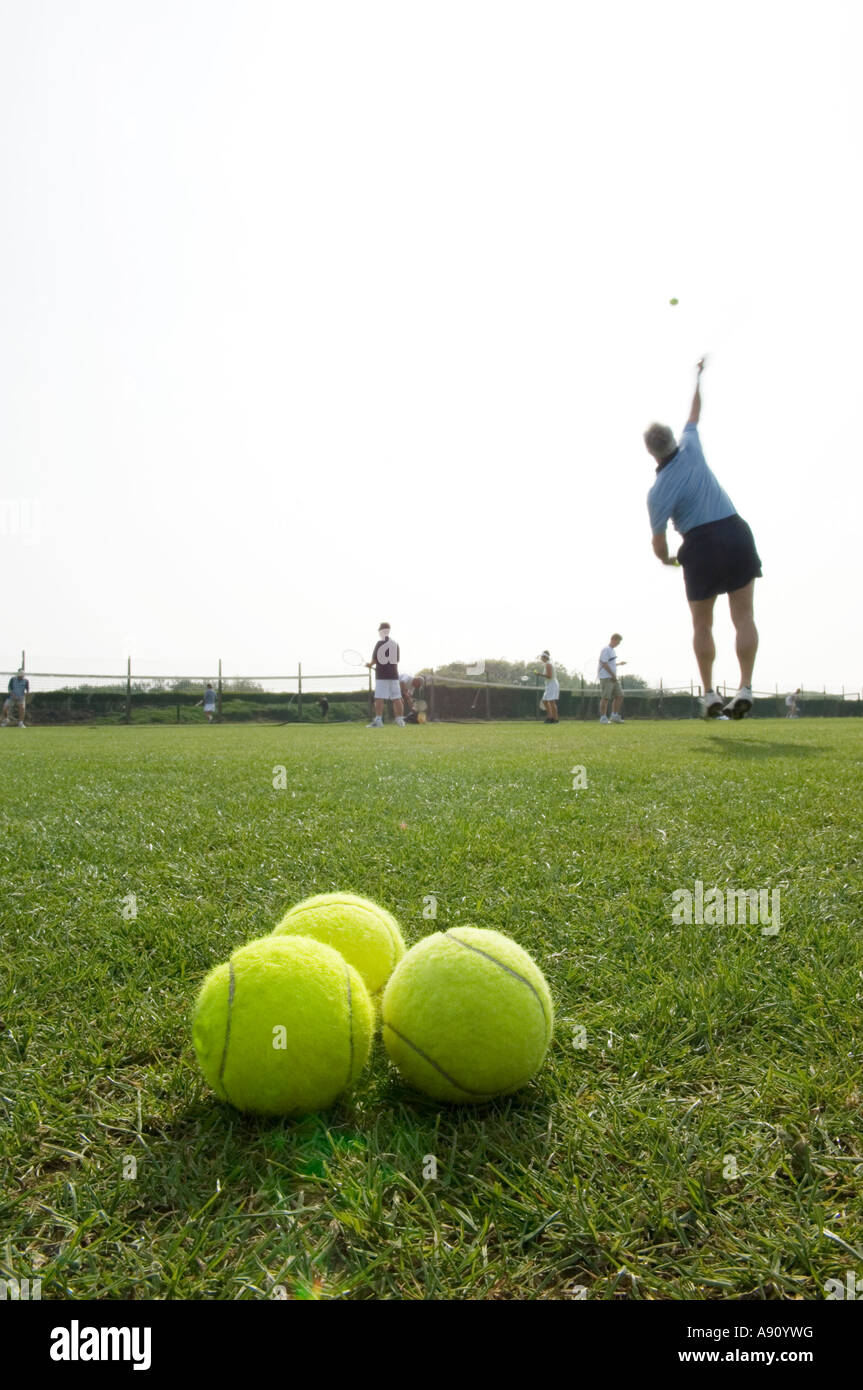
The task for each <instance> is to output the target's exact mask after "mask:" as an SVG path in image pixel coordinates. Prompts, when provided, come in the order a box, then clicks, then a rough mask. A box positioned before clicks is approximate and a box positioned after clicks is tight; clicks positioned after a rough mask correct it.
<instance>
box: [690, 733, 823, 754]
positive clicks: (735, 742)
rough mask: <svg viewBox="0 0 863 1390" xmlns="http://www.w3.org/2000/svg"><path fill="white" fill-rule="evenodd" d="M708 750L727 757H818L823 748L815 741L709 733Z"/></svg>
mask: <svg viewBox="0 0 863 1390" xmlns="http://www.w3.org/2000/svg"><path fill="white" fill-rule="evenodd" d="M707 746H708V750H709V751H710V752H711V753H722V754H724V755H725V756H726V757H728V758H753V759H754V758H812V757H816V758H817V757H820V755H821V754H822V753H823V751H824V750H823V748H822V747H821V746H820V744H817V743H765V742H763V740H761V739H757V738H726V737H725V735H724V734H711V735H710V742H709V743H708V745H707Z"/></svg>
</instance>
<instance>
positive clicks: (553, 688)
mask: <svg viewBox="0 0 863 1390" xmlns="http://www.w3.org/2000/svg"><path fill="white" fill-rule="evenodd" d="M559 695H560V681H558V680H553V681H546V683H545V690H544V691H543V692H542V698H543V699H544V700H556V699H557V698H558V697H559Z"/></svg>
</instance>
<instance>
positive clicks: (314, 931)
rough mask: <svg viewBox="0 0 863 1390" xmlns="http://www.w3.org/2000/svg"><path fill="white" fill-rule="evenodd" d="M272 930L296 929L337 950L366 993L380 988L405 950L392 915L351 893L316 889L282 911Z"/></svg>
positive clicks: (285, 930) (375, 992)
mask: <svg viewBox="0 0 863 1390" xmlns="http://www.w3.org/2000/svg"><path fill="white" fill-rule="evenodd" d="M275 931H276V933H282V932H289V933H294V932H296V933H299V935H301V936H311V937H314V939H315V940H316V941H325V942H326V944H327V945H328V946H333V947H335V949H336V950H337V951H340V952H341V954H342V955H343V956H344V958H345V960H346V961H347V962H348V964H349V965H352V966H353V967H354V969H355V970H357V971H358V972H359V973H360V975H362V977H363V982H364V984H365V986H366V989H367V990H368V991H369V994H377V993H378V991H379V990H382V989H383V987H384V985H385V984H386V982H387V980H388V979H389V977H390V975H391V974H392V973H393V970H394V969H395V967H396V965H398V963H399V961H400V960H401V958H402V956H403V955H404V953H405V943H404V937H403V936H402V934H401V930H400V928H399V924H398V922H397V921H396V919H395V917H393V915H392V914H391V913H389V912H387V911H386V910H385V909H384V908H382V907H378V904H377V903H373V902H371V900H370V899H369V898H358V897H356V895H355V894H353V893H318V894H316V895H315V897H313V898H306V899H305V900H304V901H303V902H301V903H297V905H296V907H292V908H291V909H290V910H289V911H288V912H286V913H285V915H284V917H283V918H282V920H281V922H280V923H279V925H278V926H277V927H276V929H275Z"/></svg>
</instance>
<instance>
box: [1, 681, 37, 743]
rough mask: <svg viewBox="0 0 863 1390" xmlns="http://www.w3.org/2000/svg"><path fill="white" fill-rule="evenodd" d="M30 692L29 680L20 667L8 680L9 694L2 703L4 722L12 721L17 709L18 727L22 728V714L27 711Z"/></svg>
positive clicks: (10, 722) (9, 722)
mask: <svg viewBox="0 0 863 1390" xmlns="http://www.w3.org/2000/svg"><path fill="white" fill-rule="evenodd" d="M29 694H30V682H29V681H28V680H27V677H26V676H25V675H24V671H23V669H22V668H19V670H18V673H17V675H14V676H13V677H12V679H11V680H10V682H9V694H8V697H7V699H6V701H5V702H4V705H3V714H4V719H3V723H4V724H12V723H14V711H15V709H16V708H17V711H18V728H19V729H23V728H24V715H25V714H26V712H27V696H28V695H29Z"/></svg>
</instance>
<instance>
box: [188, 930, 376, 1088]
mask: <svg viewBox="0 0 863 1390" xmlns="http://www.w3.org/2000/svg"><path fill="white" fill-rule="evenodd" d="M372 1033H373V1017H372V1005H371V1001H370V999H369V996H368V992H367V990H366V987H365V985H364V984H363V982H362V980H361V979H360V977H359V975H358V974H357V972H356V971H355V970H354V969H353V967H352V966H350V965H348V963H347V961H346V960H344V959H343V957H342V956H340V955H339V953H338V951H334V950H333V948H332V947H331V946H326V945H324V943H323V942H321V941H311V940H309V939H308V938H307V937H303V936H265V937H262V938H261V939H260V940H259V941H252V942H250V943H249V945H248V946H242V947H241V948H240V949H239V950H238V951H235V952H234V954H233V955H232V956H231V958H230V960H228V961H226V962H225V963H224V964H223V965H217V966H216V968H215V970H211V971H210V974H209V975H208V976H207V978H206V979H205V980H204V983H203V985H202V986H201V991H200V993H199V995H198V1000H197V1003H196V1005H195V1015H194V1021H193V1026H192V1038H193V1041H194V1044H195V1051H196V1053H197V1055H198V1061H199V1062H200V1064H201V1070H202V1072H203V1073H204V1076H205V1077H206V1079H207V1081H208V1082H209V1083H210V1085H211V1086H212V1088H213V1090H214V1091H215V1092H216V1095H217V1096H218V1097H219V1098H220V1100H226V1101H229V1102H230V1104H231V1105H234V1106H236V1108H237V1109H238V1110H249V1111H252V1112H254V1113H256V1114H261V1115H293V1114H297V1115H301V1114H305V1113H306V1112H307V1111H309V1110H323V1109H324V1107H325V1106H328V1105H332V1104H333V1102H334V1101H335V1100H336V1099H337V1097H338V1096H340V1095H341V1094H342V1092H343V1091H346V1090H348V1088H349V1087H351V1086H353V1084H354V1082H355V1081H356V1080H357V1078H358V1076H359V1074H360V1072H361V1071H362V1069H363V1067H364V1066H365V1064H366V1062H367V1060H368V1055H369V1050H370V1048H371V1040H372Z"/></svg>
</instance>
